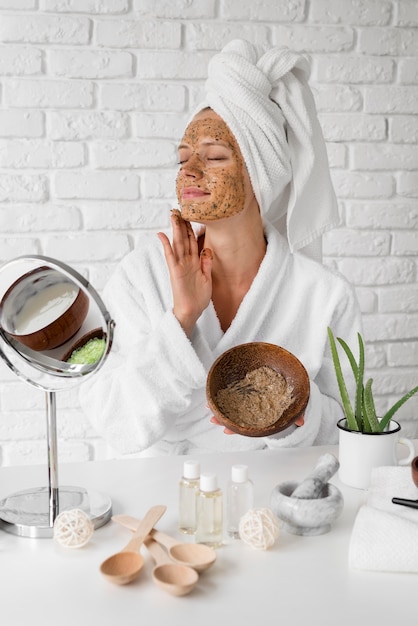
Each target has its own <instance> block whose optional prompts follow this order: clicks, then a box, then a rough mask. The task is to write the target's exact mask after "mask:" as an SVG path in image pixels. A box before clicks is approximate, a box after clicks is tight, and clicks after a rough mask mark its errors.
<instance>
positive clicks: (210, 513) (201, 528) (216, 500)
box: [195, 474, 223, 548]
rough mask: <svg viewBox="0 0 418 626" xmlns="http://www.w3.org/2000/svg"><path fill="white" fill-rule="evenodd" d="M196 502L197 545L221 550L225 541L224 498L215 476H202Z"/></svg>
mask: <svg viewBox="0 0 418 626" xmlns="http://www.w3.org/2000/svg"><path fill="white" fill-rule="evenodd" d="M196 502H197V507H196V516H197V517H196V537H195V540H196V543H204V544H206V545H207V546H211V547H212V548H219V547H220V546H221V545H222V541H223V498H222V491H221V489H219V487H218V479H217V477H216V475H215V474H202V475H201V476H200V489H199V492H198V494H197V501H196Z"/></svg>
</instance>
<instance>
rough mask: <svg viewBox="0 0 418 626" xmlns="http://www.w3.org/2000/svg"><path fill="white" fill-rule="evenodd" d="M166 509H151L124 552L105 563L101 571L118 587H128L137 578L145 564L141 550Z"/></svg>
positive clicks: (158, 507) (164, 507)
mask: <svg viewBox="0 0 418 626" xmlns="http://www.w3.org/2000/svg"><path fill="white" fill-rule="evenodd" d="M166 509H167V507H166V506H163V505H157V506H153V507H151V508H150V510H149V511H148V512H147V514H146V515H145V517H144V519H143V520H141V521H140V522H139V524H137V527H136V530H135V533H134V535H133V537H132V538H131V540H130V541H129V543H128V544H127V545H126V546H125V547H124V548H123V550H121V551H120V552H117V553H116V554H114V555H113V556H110V557H109V558H107V559H106V560H105V561H103V563H102V564H101V566H100V571H101V572H102V574H103V575H104V576H106V578H107V579H108V580H110V581H111V582H112V583H116V584H117V585H126V584H127V583H130V582H132V581H133V580H135V578H137V576H138V575H139V573H140V571H141V569H142V566H143V564H144V559H143V557H142V556H141V554H139V549H140V547H141V545H142V544H143V543H144V540H145V538H146V537H147V535H148V533H149V532H150V531H151V530H152V527H153V526H154V524H156V523H157V522H158V520H159V519H160V518H161V517H162V515H163V514H164V513H165V511H166Z"/></svg>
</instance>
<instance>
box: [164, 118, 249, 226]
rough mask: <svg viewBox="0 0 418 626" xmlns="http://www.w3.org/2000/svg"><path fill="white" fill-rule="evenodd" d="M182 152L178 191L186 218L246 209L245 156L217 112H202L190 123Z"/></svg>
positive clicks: (219, 215)
mask: <svg viewBox="0 0 418 626" xmlns="http://www.w3.org/2000/svg"><path fill="white" fill-rule="evenodd" d="M179 156H180V164H181V168H180V170H179V173H178V175H177V184H176V192H177V198H178V202H179V205H180V208H181V214H182V217H183V218H184V219H185V220H190V221H206V220H218V219H221V218H224V217H231V216H232V215H236V214H237V213H240V212H241V211H242V210H243V209H244V206H245V199H246V185H245V174H246V169H245V164H244V160H243V158H242V156H241V151H240V149H239V147H238V144H237V142H236V140H235V138H234V136H233V135H232V133H231V131H230V130H229V128H228V126H227V125H226V124H225V122H224V121H223V120H222V119H221V118H220V117H219V116H218V115H216V113H214V112H213V111H204V112H202V113H199V114H198V115H197V116H196V118H195V119H194V120H193V121H192V122H191V123H190V124H189V126H188V127H187V128H186V132H185V134H184V137H183V141H182V143H181V145H180V147H179ZM244 173H245V174H244ZM247 177H248V175H247Z"/></svg>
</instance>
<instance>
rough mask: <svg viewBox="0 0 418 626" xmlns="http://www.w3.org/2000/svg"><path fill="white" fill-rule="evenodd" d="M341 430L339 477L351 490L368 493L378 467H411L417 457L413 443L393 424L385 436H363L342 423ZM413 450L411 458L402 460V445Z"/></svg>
mask: <svg viewBox="0 0 418 626" xmlns="http://www.w3.org/2000/svg"><path fill="white" fill-rule="evenodd" d="M337 426H338V428H339V453H338V456H339V462H340V467H339V471H338V476H339V479H340V480H341V482H343V483H344V484H346V485H349V486H350V487H357V488H358V489H367V487H368V486H369V482H370V476H371V472H372V469H373V468H374V467H380V466H382V465H409V464H410V463H411V461H412V459H413V458H414V456H415V447H414V444H413V442H412V441H411V440H410V439H406V438H405V437H401V436H400V431H401V426H400V424H399V423H398V422H395V420H391V422H390V423H389V424H388V427H387V429H386V430H385V431H384V432H382V433H360V432H358V431H355V430H350V429H349V428H348V427H347V420H346V419H345V418H344V419H341V420H340V421H339V422H338V423H337ZM399 444H401V445H402V446H406V447H407V448H408V449H409V454H408V456H407V457H400V455H399V452H400V447H401V446H400V445H399Z"/></svg>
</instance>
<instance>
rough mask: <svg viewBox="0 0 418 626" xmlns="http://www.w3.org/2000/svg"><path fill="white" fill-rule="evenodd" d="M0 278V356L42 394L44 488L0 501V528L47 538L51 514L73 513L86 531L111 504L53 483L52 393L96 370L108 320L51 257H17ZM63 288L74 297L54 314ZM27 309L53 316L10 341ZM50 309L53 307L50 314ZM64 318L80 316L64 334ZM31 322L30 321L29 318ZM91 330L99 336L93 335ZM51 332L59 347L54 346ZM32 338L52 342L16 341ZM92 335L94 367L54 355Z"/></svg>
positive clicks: (108, 336)
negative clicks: (97, 341) (98, 343)
mask: <svg viewBox="0 0 418 626" xmlns="http://www.w3.org/2000/svg"><path fill="white" fill-rule="evenodd" d="M0 279H1V281H0V358H1V359H2V360H3V361H4V362H5V363H6V365H7V366H8V367H9V368H10V369H11V370H12V371H13V372H14V373H15V374H16V375H17V376H18V377H19V378H20V379H23V380H24V381H25V382H27V383H29V384H31V385H33V386H34V387H36V388H38V389H42V390H43V391H44V392H45V393H46V396H45V397H46V436H47V454H48V464H47V465H48V483H49V484H48V485H47V486H43V487H37V488H32V489H26V490H25V491H19V492H16V493H13V494H11V495H9V496H6V497H5V498H4V499H2V500H0V528H2V529H3V530H5V531H6V532H9V533H12V534H15V535H20V536H23V537H52V536H53V534H54V522H55V520H56V518H57V516H58V515H59V514H60V513H61V512H63V511H70V510H73V509H81V510H82V511H84V512H85V513H86V514H87V515H88V516H89V518H90V520H91V522H92V524H93V526H94V528H99V527H100V526H103V525H104V524H106V523H107V522H108V521H109V520H110V518H111V515H112V502H111V499H110V498H109V497H108V496H107V495H105V494H102V493H97V492H93V491H90V490H86V489H84V488H82V487H69V486H63V487H60V486H59V485H58V449H57V419H56V397H55V392H56V391H58V390H60V389H64V388H67V389H68V388H69V386H70V385H75V384H78V383H80V382H81V381H82V380H83V379H86V378H87V377H89V376H91V375H93V374H95V373H96V372H97V371H98V370H99V369H100V368H101V366H102V365H103V363H104V361H105V359H106V357H107V355H108V353H109V351H110V348H111V345H112V338H113V328H114V322H113V320H112V319H111V318H110V316H109V313H108V312H107V310H106V309H105V307H104V304H103V302H102V301H101V299H100V298H99V296H98V294H97V292H96V291H95V290H94V289H93V287H92V286H91V285H90V283H88V281H86V280H85V279H84V278H83V277H82V276H81V275H80V274H78V273H77V272H76V271H75V270H73V269H71V268H70V267H68V266H66V265H64V264H63V263H60V262H59V261H57V260H55V259H50V258H48V257H42V256H24V257H18V258H16V259H13V260H12V261H9V262H8V263H6V264H5V265H3V266H2V267H0ZM57 288H58V289H59V290H60V289H61V288H63V290H61V291H59V293H58V296H57V295H56V291H54V294H53V296H51V295H50V291H49V290H50V289H53V290H54V289H55V290H56V289H57ZM69 290H70V292H71V294H75V293H78V294H79V296H78V297H77V298H75V299H74V298H73V300H72V303H71V305H70V308H68V311H70V310H71V314H67V309H65V311H64V313H62V310H63V309H62V308H61V302H62V300H63V298H64V296H66V293H67V292H68V291H69ZM75 290H77V291H75ZM45 294H46V295H45ZM63 294H64V295H63ZM38 297H40V299H41V300H40V301H38V299H37V298H38ZM86 298H87V299H88V306H87V308H86V307H85V306H84V304H81V305H79V304H78V303H79V302H81V303H83V301H85V300H86ZM27 305H28V310H29V311H30V316H35V319H36V315H38V319H43V318H42V315H43V314H44V311H47V312H49V311H51V310H52V312H54V317H53V318H52V321H50V322H49V323H45V322H44V324H45V325H44V326H40V327H39V328H38V327H37V328H35V330H33V329H31V331H30V333H29V334H26V335H25V334H24V335H17V334H16V329H15V326H16V324H17V318H18V317H19V315H22V311H25V310H26V309H25V307H26V306H27ZM54 306H58V309H59V310H58V311H57V312H55V310H54V308H53V307H54ZM67 306H68V305H67ZM80 307H81V308H80ZM80 311H82V313H80ZM64 315H65V318H66V319H69V320H72V319H73V317H74V316H76V315H80V316H81V319H80V321H79V322H78V318H77V319H76V321H77V322H78V325H77V327H72V326H70V327H71V333H67V330H68V327H67V326H65V324H64V323H63V322H62V317H63V316H64ZM31 320H32V317H30V318H29V321H31ZM26 321H27V318H26V317H25V322H26ZM69 324H70V325H71V324H72V321H70V322H69ZM9 326H10V328H9ZM97 331H100V332H99V334H97ZM57 333H58V338H59V342H58V341H55V339H56V335H57ZM60 333H61V334H60ZM63 333H66V334H65V336H62V334H63ZM92 333H93V334H92ZM39 334H41V335H42V337H44V338H45V337H46V338H47V340H48V341H52V340H54V341H55V344H54V345H52V344H51V345H49V344H48V345H46V346H45V347H40V346H36V347H34V346H32V345H31V346H29V344H27V343H25V342H24V338H25V337H26V338H31V337H32V336H38V335H39ZM93 337H102V338H103V339H104V340H105V346H104V348H103V353H102V355H101V356H100V357H98V358H97V359H96V360H95V361H93V362H92V361H86V362H83V361H82V362H81V364H80V363H77V362H76V363H70V362H69V360H68V359H67V356H65V355H63V354H62V351H63V350H64V348H63V347H62V346H67V347H66V348H65V350H66V351H67V349H68V344H70V346H71V350H70V353H72V352H73V351H74V348H75V346H76V345H78V344H79V342H81V344H80V345H82V346H83V345H85V344H86V341H87V340H88V339H87V338H93ZM74 342H76V343H74ZM42 345H43V344H42ZM57 351H58V353H57Z"/></svg>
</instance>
